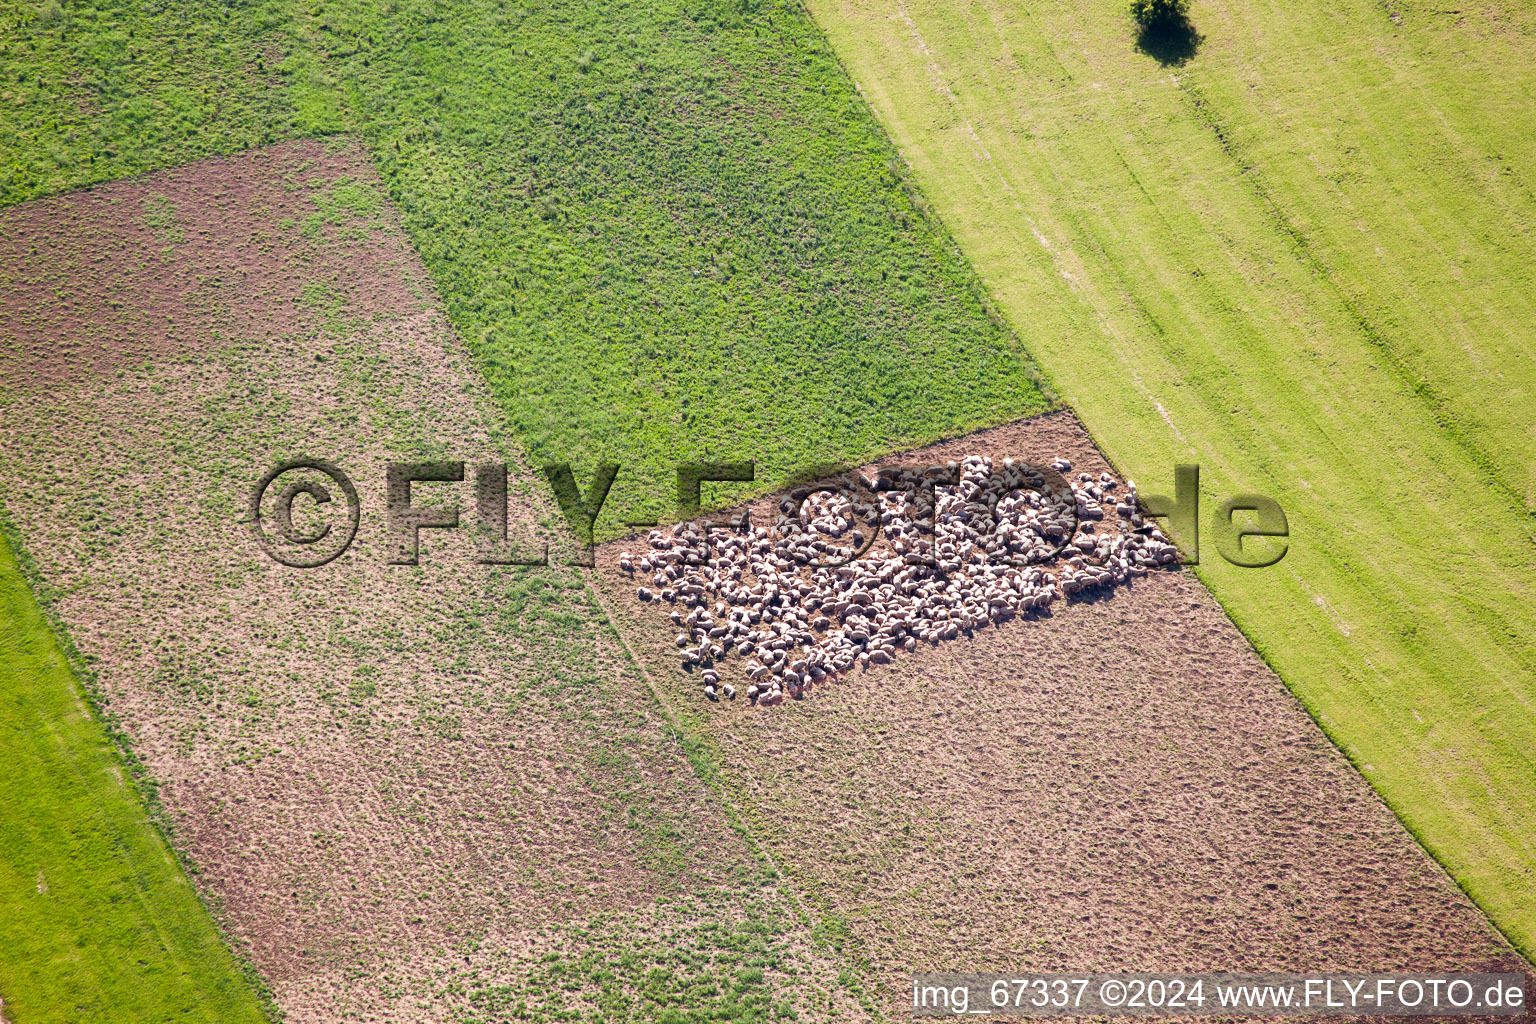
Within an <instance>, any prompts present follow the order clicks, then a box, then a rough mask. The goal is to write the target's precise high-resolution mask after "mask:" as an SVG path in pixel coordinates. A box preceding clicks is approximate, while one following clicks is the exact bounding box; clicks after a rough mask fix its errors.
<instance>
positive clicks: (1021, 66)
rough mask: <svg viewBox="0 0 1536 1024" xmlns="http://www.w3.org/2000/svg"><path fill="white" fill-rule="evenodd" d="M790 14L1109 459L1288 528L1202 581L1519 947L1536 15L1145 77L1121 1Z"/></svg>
mask: <svg viewBox="0 0 1536 1024" xmlns="http://www.w3.org/2000/svg"><path fill="white" fill-rule="evenodd" d="M811 7H812V10H813V12H814V13H815V15H816V16H817V18H818V20H819V22H820V23H821V24H822V25H823V26H824V28H825V29H826V31H827V32H828V34H829V37H830V39H831V41H832V43H833V45H834V48H835V49H836V50H837V52H838V53H839V55H840V56H841V57H842V59H843V60H844V61H845V62H846V63H847V65H848V67H849V69H850V71H851V72H852V73H853V75H854V77H855V78H856V79H857V80H858V81H859V82H860V84H861V87H862V89H863V90H864V92H865V94H866V96H867V97H868V98H869V100H870V101H871V103H872V104H873V106H874V107H875V109H876V110H877V111H878V112H879V114H880V116H881V118H882V120H883V122H884V124H885V125H886V127H887V128H888V129H889V131H890V132H891V133H892V135H893V137H894V138H895V139H896V141H897V143H898V145H899V146H900V147H901V148H902V151H903V153H904V155H905V156H906V158H907V159H909V160H910V161H911V164H912V166H913V168H914V170H915V175H916V178H917V180H918V182H919V183H920V185H921V186H922V188H923V190H924V192H925V194H927V195H928V196H929V197H930V198H931V200H932V201H933V202H934V205H935V208H936V209H937V210H938V212H939V214H940V216H941V217H942V218H944V220H945V222H946V223H947V225H948V226H949V228H950V230H952V231H953V232H954V234H955V235H956V237H957V238H958V239H959V240H960V242H961V244H962V247H963V248H964V249H965V251H966V253H967V255H968V256H969V257H970V258H971V259H972V260H973V261H974V264H975V266H976V267H977V269H978V271H979V272H980V273H981V274H982V276H983V278H984V279H985V280H986V281H987V283H988V285H989V287H990V288H991V290H992V293H993V295H994V296H995V297H996V299H997V301H998V303H999V305H1000V307H1001V308H1002V309H1003V310H1004V312H1005V314H1006V315H1007V316H1008V318H1009V319H1010V321H1011V322H1012V323H1013V324H1014V325H1015V326H1016V327H1017V329H1018V331H1019V334H1020V336H1021V337H1022V339H1023V341H1024V344H1025V346H1026V347H1027V348H1028V349H1029V351H1030V352H1031V353H1032V354H1033V355H1034V356H1035V357H1036V358H1037V359H1039V361H1040V363H1041V365H1042V366H1043V367H1044V368H1045V370H1046V371H1047V373H1048V374H1049V375H1050V377H1051V380H1052V381H1053V383H1054V384H1055V386H1056V387H1057V389H1058V390H1059V391H1060V393H1061V394H1062V395H1063V397H1064V398H1066V399H1067V400H1068V401H1069V402H1070V403H1071V404H1072V405H1073V407H1074V408H1075V409H1076V410H1077V411H1078V412H1079V414H1080V415H1081V416H1082V417H1083V419H1084V421H1085V422H1086V423H1087V425H1088V426H1089V428H1090V429H1091V430H1092V431H1093V433H1094V435H1095V437H1096V438H1097V439H1098V441H1099V442H1100V444H1101V445H1102V446H1103V447H1104V448H1105V450H1106V451H1107V452H1108V454H1109V455H1110V457H1111V458H1112V459H1114V460H1115V461H1116V463H1117V464H1118V466H1119V467H1120V468H1121V469H1122V470H1124V471H1126V472H1128V473H1129V474H1130V475H1131V476H1132V477H1133V478H1135V479H1136V480H1137V482H1138V483H1139V484H1140V486H1141V487H1142V489H1143V492H1144V493H1159V492H1171V489H1172V467H1173V464H1174V463H1175V462H1181V461H1197V462H1199V463H1200V465H1201V467H1202V472H1203V474H1204V476H1203V481H1204V485H1205V493H1204V499H1205V502H1204V505H1203V506H1202V509H1203V512H1204V516H1205V522H1206V523H1207V524H1208V523H1209V515H1210V512H1211V510H1212V509H1213V506H1214V505H1215V503H1216V500H1217V499H1218V498H1219V497H1221V496H1225V495H1230V494H1234V493H1237V492H1242V491H1260V492H1264V493H1268V494H1270V495H1272V496H1273V497H1275V498H1276V499H1277V500H1279V501H1280V502H1281V504H1282V505H1283V506H1284V507H1285V509H1286V511H1287V513H1288V514H1289V516H1290V523H1291V531H1292V541H1291V546H1290V552H1289V554H1288V555H1287V556H1286V558H1285V560H1284V561H1282V562H1281V563H1280V564H1279V565H1277V566H1275V567H1273V568H1269V569H1257V570H1256V569H1240V568H1236V567H1233V566H1231V565H1228V564H1226V563H1224V562H1222V561H1221V560H1220V559H1219V558H1218V557H1216V552H1215V551H1214V549H1213V545H1212V544H1211V543H1210V541H1209V540H1207V541H1206V543H1205V545H1204V554H1205V558H1204V560H1203V562H1202V564H1201V566H1200V570H1199V571H1200V574H1201V576H1202V577H1203V578H1204V579H1205V580H1206V581H1207V582H1208V583H1209V584H1210V586H1211V587H1212V588H1213V590H1214V591H1215V592H1216V594H1217V596H1218V597H1219V598H1220V599H1221V600H1222V602H1223V604H1224V605H1225V606H1226V608H1227V609H1228V611H1229V612H1230V613H1231V614H1232V616H1233V617H1234V619H1236V621H1237V622H1238V624H1239V625H1240V626H1241V627H1242V628H1243V630H1244V631H1245V632H1246V633H1247V634H1248V636H1249V637H1250V638H1251V639H1252V640H1253V642H1254V643H1255V644H1256V645H1257V646H1258V648H1259V649H1260V651H1261V652H1262V653H1263V654H1264V656H1265V657H1266V658H1267V659H1268V660H1269V661H1270V663H1271V664H1272V665H1273V666H1274V667H1275V668H1276V669H1277V670H1278V671H1279V672H1280V674H1281V675H1282V676H1283V677H1284V678H1285V680H1286V682H1287V683H1288V684H1289V685H1290V686H1291V687H1292V688H1293V690H1294V691H1295V692H1296V693H1297V694H1298V695H1299V696H1300V697H1301V699H1302V700H1303V701H1304V702H1305V703H1306V704H1307V706H1308V707H1309V708H1310V709H1311V710H1312V712H1313V713H1314V714H1315V715H1316V716H1317V718H1318V719H1319V720H1320V721H1321V722H1322V723H1323V725H1324V726H1325V728H1326V729H1327V730H1328V732H1329V733H1330V735H1331V736H1332V737H1333V738H1334V739H1335V740H1336V741H1337V742H1338V743H1339V744H1340V745H1341V746H1342V747H1343V749H1344V750H1345V751H1346V752H1347V753H1348V754H1349V755H1350V756H1351V757H1352V758H1353V759H1354V760H1355V761H1356V762H1357V763H1358V764H1359V766H1360V768H1361V770H1362V771H1363V772H1364V773H1365V775H1366V777H1367V778H1368V779H1369V780H1370V781H1371V782H1372V784H1373V785H1375V786H1376V788H1377V789H1378V791H1379V792H1380V793H1381V794H1382V795H1383V796H1384V797H1385V798H1386V800H1387V801H1388V803H1389V804H1390V805H1391V806H1392V808H1393V809H1394V810H1395V811H1396V812H1397V814H1398V815H1399V816H1400V817H1401V818H1402V820H1403V821H1404V822H1405V823H1407V825H1408V826H1409V827H1410V828H1411V829H1412V830H1413V831H1414V832H1415V833H1416V834H1417V835H1418V836H1419V837H1420V838H1421V840H1422V841H1423V842H1424V843H1425V844H1426V846H1427V847H1428V848H1429V849H1430V850H1431V851H1432V852H1433V853H1434V855H1435V856H1436V857H1438V858H1439V859H1440V860H1441V861H1442V862H1443V863H1444V864H1445V865H1446V867H1447V868H1448V869H1449V870H1450V871H1451V873H1452V874H1453V876H1454V877H1455V878H1456V879H1457V880H1458V881H1459V882H1460V883H1461V885H1462V886H1463V887H1464V888H1465V889H1466V890H1467V891H1468V893H1469V894H1470V895H1472V897H1473V898H1474V899H1476V900H1477V901H1478V903H1479V904H1480V905H1481V906H1482V907H1483V908H1484V909H1485V910H1487V911H1488V912H1489V914H1490V915H1491V916H1492V917H1493V919H1494V921H1495V922H1496V923H1497V924H1498V925H1500V926H1501V927H1502V928H1503V929H1504V931H1505V932H1506V934H1507V935H1509V936H1510V938H1511V939H1512V940H1513V941H1514V942H1515V944H1516V945H1517V946H1518V947H1519V948H1520V949H1522V950H1523V951H1524V952H1525V953H1526V955H1527V956H1530V955H1531V954H1532V953H1536V838H1533V835H1532V832H1531V829H1530V822H1531V821H1532V820H1536V786H1533V785H1532V779H1533V778H1536V715H1533V714H1532V711H1533V706H1536V644H1533V643H1532V638H1533V637H1536V547H1533V539H1536V538H1533V531H1536V523H1533V521H1532V515H1531V510H1532V508H1536V492H1533V489H1532V488H1533V482H1536V477H1533V475H1532V474H1533V471H1536V463H1533V462H1532V461H1531V452H1532V440H1533V423H1536V360H1533V356H1532V345H1531V342H1532V317H1531V311H1532V301H1533V300H1532V295H1533V288H1532V285H1533V277H1536V260H1533V258H1532V257H1533V255H1536V238H1533V236H1532V234H1531V225H1532V224H1536V195H1533V192H1532V190H1531V187H1530V181H1531V177H1532V175H1533V173H1536V160H1533V157H1536V150H1533V141H1532V138H1531V136H1530V133H1529V131H1528V126H1529V125H1530V123H1531V121H1532V116H1533V114H1536V110H1533V105H1536V91H1533V73H1532V71H1531V70H1530V69H1531V68H1532V67H1536V60H1533V59H1532V57H1533V53H1536V39H1533V34H1532V26H1533V20H1532V16H1531V13H1530V12H1529V11H1522V10H1518V9H1515V8H1513V7H1509V6H1503V5H1498V4H1494V3H1477V4H1473V5H1470V6H1469V5H1460V7H1461V8H1463V9H1462V10H1461V11H1460V12H1459V14H1458V13H1457V12H1451V13H1449V14H1448V13H1445V12H1439V11H1435V10H1430V9H1428V8H1426V7H1424V6H1423V5H1419V4H1412V3H1406V2H1391V3H1385V4H1382V3H1368V2H1363V0H1361V2H1351V3H1344V4H1339V5H1328V6H1327V7H1326V8H1324V7H1318V6H1317V5H1313V4H1303V3H1295V2H1290V0H1277V2H1267V3H1259V4H1238V3H1231V2H1226V0H1209V2H1197V3H1196V4H1195V5H1194V8H1193V12H1192V19H1193V23H1194V25H1195V26H1196V28H1197V30H1198V32H1199V33H1200V35H1201V36H1202V37H1203V38H1202V39H1201V40H1199V45H1198V48H1197V50H1196V52H1195V53H1194V55H1193V56H1192V58H1190V59H1188V60H1187V61H1186V62H1184V63H1183V64H1182V66H1180V65H1178V64H1176V63H1175V64H1173V65H1172V66H1165V65H1164V64H1162V63H1160V62H1159V60H1158V59H1155V58H1154V57H1153V56H1152V55H1151V54H1149V53H1148V52H1144V51H1143V50H1142V49H1140V48H1138V46H1137V40H1136V34H1135V31H1134V29H1133V26H1132V25H1131V24H1130V22H1129V18H1128V17H1127V16H1126V15H1125V13H1124V5H1123V4H1121V3H1119V2H1118V0H1100V2H1095V3H1091V4H1086V5H1074V6H1073V7H1072V8H1070V9H1066V8H1054V7H1051V6H1050V5H1043V4H1035V3H1019V2H998V0H992V2H984V3H977V4H971V5H967V6H965V7H964V8H961V9H956V8H955V7H954V6H953V5H949V4H939V3H934V2H928V0H923V2H913V3H901V4H897V3H894V2H891V3H887V2H883V0H812V3H811ZM1209 536H1210V535H1209V531H1208V527H1207V532H1206V537H1207V538H1208V537H1209Z"/></svg>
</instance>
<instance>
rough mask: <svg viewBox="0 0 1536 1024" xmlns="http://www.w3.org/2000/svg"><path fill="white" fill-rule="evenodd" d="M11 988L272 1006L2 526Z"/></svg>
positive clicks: (3, 887)
mask: <svg viewBox="0 0 1536 1024" xmlns="http://www.w3.org/2000/svg"><path fill="white" fill-rule="evenodd" d="M0 748H3V749H4V751H5V799H4V800H0V920H3V921H4V922H5V942H4V943H3V944H0V999H3V1000H4V1001H5V1013H6V1017H7V1019H8V1020H10V1021H12V1022H14V1024H30V1022H33V1021H61V1020H68V1021H79V1022H87V1021H103V1022H108V1021H109V1022H112V1024H121V1022H132V1021H144V1022H146V1024H149V1022H155V1024H161V1022H165V1021H186V1022H194V1021H208V1022H210V1024H226V1022H234V1021H252V1022H256V1021H262V1020H265V1019H266V1018H265V1017H264V1015H263V1012H262V1009H261V1004H260V1002H259V1001H258V998H257V996H256V995H255V994H254V993H253V991H252V989H251V987H250V985H249V984H248V982H247V981H246V979H245V978H244V977H242V973H241V969H240V967H239V966H238V965H237V964H236V962H235V960H234V958H233V957H232V956H231V955H230V953H229V951H228V950H227V949H226V948H225V947H224V945H223V943H222V941H221V940H220V937H219V935H218V932H217V931H216V930H215V928H214V926H213V923H212V922H211V920H210V919H209V917H208V913H207V911H206V909H205V908H204V907H203V905H202V903H201V902H199V900H198V897H197V894H196V893H195V892H194V891H193V889H192V886H191V885H190V884H189V883H188V881H187V878H186V876H185V875H184V874H183V873H182V870H181V865H180V864H179V863H178V862H177V861H176V859H175V857H174V856H173V855H172V853H171V851H170V849H169V848H168V847H167V846H166V843H165V841H164V839H163V838H162V837H161V835H160V834H159V832H157V831H156V829H155V827H154V826H153V825H152V824H151V823H150V821H149V819H148V818H147V817H146V816H145V813H144V807H143V804H142V803H141V801H140V799H139V795H138V794H137V793H136V792H135V791H134V789H133V787H132V785H131V784H130V783H129V782H128V781H127V766H126V765H125V764H124V763H123V762H122V760H121V758H120V757H119V756H118V754H117V752H116V751H115V750H114V748H113V747H112V745H111V743H110V742H109V740H108V738H107V735H106V731H105V729H104V728H103V727H102V725H101V723H100V722H99V721H98V720H97V719H95V718H94V717H93V716H92V714H91V712H90V709H89V705H88V703H87V702H86V700H85V698H84V696H83V694H82V692H81V690H80V687H79V685H78V684H77V683H76V681H75V679H74V677H73V675H72V673H71V672H70V668H69V664H68V662H67V660H66V659H65V657H64V653H63V652H62V651H61V650H60V649H59V646H58V644H57V643H56V642H55V641H54V638H53V634H52V633H51V631H50V630H49V628H48V624H47V622H46V621H45V619H44V618H43V615H42V613H41V611H40V610H39V609H38V607H37V604H36V602H35V601H34V600H33V598H32V593H31V591H30V590H29V589H28V588H27V584H26V581H25V580H24V579H23V577H22V575H21V572H20V570H19V569H18V568H17V565H16V560H15V558H14V556H13V555H12V553H11V548H10V546H9V544H8V543H7V542H6V539H5V538H4V537H3V536H0Z"/></svg>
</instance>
